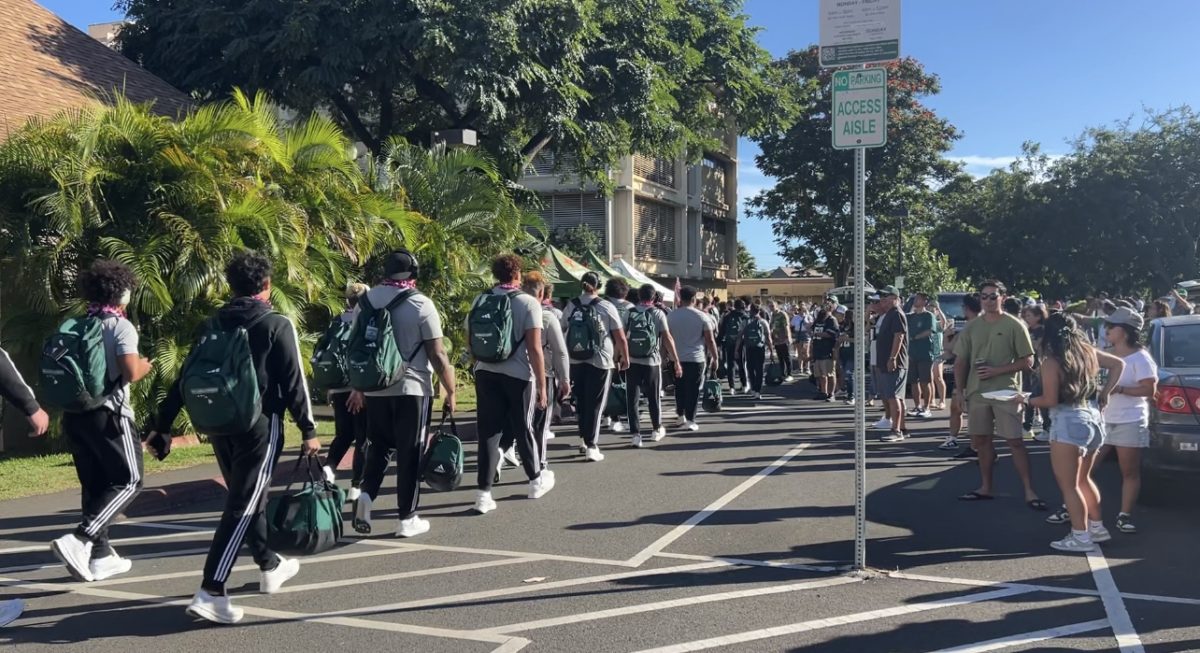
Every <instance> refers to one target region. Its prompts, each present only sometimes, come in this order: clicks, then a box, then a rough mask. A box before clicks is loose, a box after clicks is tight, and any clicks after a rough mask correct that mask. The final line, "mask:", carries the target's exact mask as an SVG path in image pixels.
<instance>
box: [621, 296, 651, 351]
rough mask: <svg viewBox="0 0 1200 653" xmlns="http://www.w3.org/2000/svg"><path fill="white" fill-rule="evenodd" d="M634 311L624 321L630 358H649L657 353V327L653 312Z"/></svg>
mask: <svg viewBox="0 0 1200 653" xmlns="http://www.w3.org/2000/svg"><path fill="white" fill-rule="evenodd" d="M656 310H658V309H654V308H652V309H648V310H644V311H643V310H641V309H635V310H633V311H631V312H630V313H629V317H628V318H627V319H626V321H625V337H626V338H628V339H629V357H630V358H650V357H651V356H653V355H654V353H655V352H656V351H658V327H657V326H656V325H655V324H654V311H656Z"/></svg>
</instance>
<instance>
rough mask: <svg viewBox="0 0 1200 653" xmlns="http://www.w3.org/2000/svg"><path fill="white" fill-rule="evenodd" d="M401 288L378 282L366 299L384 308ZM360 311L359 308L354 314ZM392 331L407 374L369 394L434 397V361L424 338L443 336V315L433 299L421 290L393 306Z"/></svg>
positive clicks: (373, 395)
mask: <svg viewBox="0 0 1200 653" xmlns="http://www.w3.org/2000/svg"><path fill="white" fill-rule="evenodd" d="M400 292H401V291H400V289H399V288H395V287H393V286H375V287H374V288H372V289H371V290H369V291H368V292H367V301H368V302H370V304H371V306H375V307H380V308H382V307H384V306H387V304H388V303H389V302H391V301H392V300H393V299H395V298H396V295H399V294H400ZM361 306H362V303H361V302H359V307H361ZM357 314H358V312H357V310H356V311H355V315H357ZM392 331H393V333H394V334H395V336H396V346H397V347H399V348H400V354H401V355H402V356H404V360H405V362H406V365H405V369H404V376H403V378H401V379H400V381H399V382H397V383H396V384H395V385H393V386H392V387H390V388H386V389H384V390H380V391H379V392H368V393H367V395H368V396H371V397H398V396H401V395H408V396H414V397H432V396H433V365H431V364H430V362H429V354H428V352H426V351H425V346H424V342H425V341H426V340H438V339H440V338H441V337H442V317H441V316H440V315H438V312H437V307H435V306H434V305H433V300H431V299H429V298H428V297H426V296H425V295H422V294H421V293H419V292H418V293H415V294H413V295H412V296H411V297H409V298H408V299H407V300H405V301H403V302H401V303H400V305H399V306H397V307H396V308H394V309H392ZM414 352H415V353H414Z"/></svg>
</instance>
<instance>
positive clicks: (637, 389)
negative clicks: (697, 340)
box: [625, 284, 683, 448]
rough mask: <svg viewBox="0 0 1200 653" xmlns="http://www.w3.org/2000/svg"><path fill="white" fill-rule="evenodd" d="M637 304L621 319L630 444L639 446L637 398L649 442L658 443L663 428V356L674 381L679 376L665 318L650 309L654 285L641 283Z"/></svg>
mask: <svg viewBox="0 0 1200 653" xmlns="http://www.w3.org/2000/svg"><path fill="white" fill-rule="evenodd" d="M637 293H638V304H637V306H635V307H634V308H633V309H632V310H630V311H629V316H628V317H627V318H625V337H626V339H627V340H628V341H629V372H628V374H629V384H628V388H629V390H628V392H629V397H628V399H629V400H628V402H626V403H627V410H628V413H629V432H630V434H632V436H633V441H632V444H633V446H634V447H635V448H636V447H641V446H642V434H641V425H640V421H641V420H640V419H639V417H638V413H639V412H640V410H639V407H638V395H639V393H641V392H645V393H646V403H647V404H649V408H650V426H651V428H652V429H653V430H652V431H651V432H650V439H651V440H652V441H654V442H658V441H659V440H662V439H663V437H665V436H666V434H667V429H666V427H665V426H663V423H662V398H661V393H662V365H663V358H664V354H665V355H666V356H665V357H666V358H667V359H668V360H670V361H671V365H673V366H674V368H675V370H674V371H675V378H679V377H681V376H683V367H682V366H680V364H679V354H678V353H676V351H675V339H674V338H672V337H671V329H670V328H669V327H668V326H667V315H666V313H663V312H662V310H660V309H658V308H656V307H655V306H654V286H652V285H650V284H644V285H642V286H641V287H640V288H638V290H637Z"/></svg>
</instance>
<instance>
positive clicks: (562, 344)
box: [542, 306, 571, 380]
mask: <svg viewBox="0 0 1200 653" xmlns="http://www.w3.org/2000/svg"><path fill="white" fill-rule="evenodd" d="M561 313H562V311H559V310H558V309H557V308H554V307H553V306H543V307H542V347H543V348H544V349H545V353H546V375H547V376H554V377H555V378H558V379H563V380H568V379H570V378H571V359H570V357H569V356H567V341H566V340H565V339H564V338H563V332H562V321H561V320H562V318H561Z"/></svg>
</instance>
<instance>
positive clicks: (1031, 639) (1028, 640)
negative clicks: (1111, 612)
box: [933, 619, 1108, 653]
mask: <svg viewBox="0 0 1200 653" xmlns="http://www.w3.org/2000/svg"><path fill="white" fill-rule="evenodd" d="M1102 628H1108V620H1107V619H1097V620H1095V621H1085V622H1083V623H1078V624H1071V625H1069V626H1059V627H1057V628H1047V629H1046V630H1037V631H1034V632H1032V633H1023V634H1020V635H1010V636H1008V637H1001V638H999V639H991V640H988V641H986V642H979V643H978V644H967V645H965V646H955V647H954V648H944V649H941V650H939V651H934V652H933V653H987V652H988V651H999V650H1002V649H1006V648H1012V647H1014V646H1026V645H1028V644H1036V643H1038V642H1044V641H1046V640H1048V639H1056V638H1058V637H1070V636H1071V635H1078V634H1080V633H1090V632H1092V631H1093V630H1100V629H1102Z"/></svg>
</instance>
